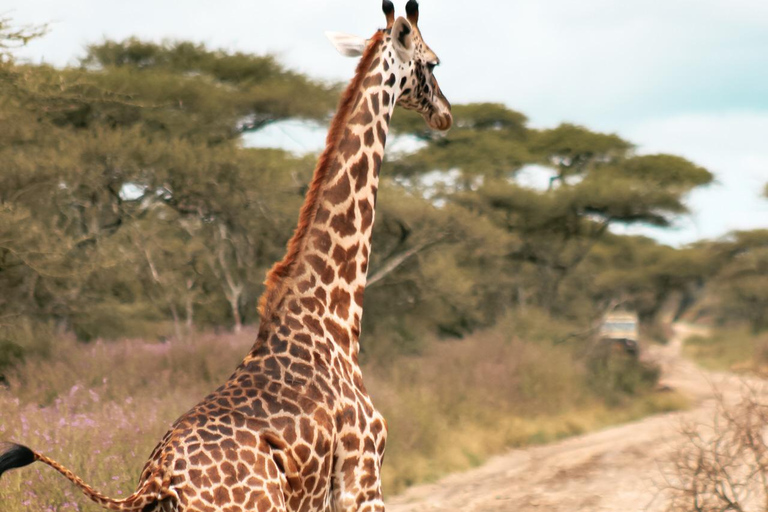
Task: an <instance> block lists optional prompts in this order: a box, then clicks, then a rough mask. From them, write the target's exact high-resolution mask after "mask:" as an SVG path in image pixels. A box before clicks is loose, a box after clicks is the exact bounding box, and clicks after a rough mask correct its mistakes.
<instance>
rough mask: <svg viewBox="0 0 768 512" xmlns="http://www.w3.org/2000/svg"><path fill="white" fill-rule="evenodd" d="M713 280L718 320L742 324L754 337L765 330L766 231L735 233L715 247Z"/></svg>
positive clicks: (767, 289) (767, 320)
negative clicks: (716, 257) (745, 323)
mask: <svg viewBox="0 0 768 512" xmlns="http://www.w3.org/2000/svg"><path fill="white" fill-rule="evenodd" d="M715 250H716V251H717V254H718V256H719V257H718V262H719V264H720V266H719V271H718V273H717V275H716V278H715V279H714V282H713V285H714V291H715V293H716V295H717V313H718V315H719V317H720V320H721V321H723V322H725V321H728V320H736V321H738V320H742V321H746V322H748V323H749V325H750V326H751V327H752V331H753V332H754V333H755V334H757V333H759V332H762V331H765V330H768V315H766V314H765V312H766V311H768V230H765V229H762V230H754V231H737V232H734V233H732V234H731V236H730V237H729V238H728V239H726V240H725V241H722V242H721V243H719V244H716V245H715Z"/></svg>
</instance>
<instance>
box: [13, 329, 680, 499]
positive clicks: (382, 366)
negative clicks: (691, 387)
mask: <svg viewBox="0 0 768 512" xmlns="http://www.w3.org/2000/svg"><path fill="white" fill-rule="evenodd" d="M511 323H514V324H516V325H519V326H520V328H519V329H515V332H524V333H525V334H526V336H527V337H528V338H527V339H526V340H525V341H523V339H522V338H521V337H517V336H512V335H511V334H510V333H511V332H512V328H511V324H510V323H506V324H502V325H501V326H500V327H499V328H497V329H494V330H493V331H489V332H485V333H479V334H477V335H474V336H472V337H471V338H468V339H465V340H455V341H439V340H429V341H427V342H426V343H425V344H424V347H425V349H424V351H423V353H422V354H420V355H418V356H402V355H397V354H396V353H392V354H389V355H387V351H386V350H385V349H383V348H381V347H383V344H382V345H381V346H380V350H379V351H378V352H376V351H372V352H374V353H375V354H376V355H375V357H373V356H372V357H368V360H367V362H366V363H365V365H364V366H365V367H364V368H363V373H364V375H365V378H366V384H367V386H368V388H369V391H370V392H371V394H372V395H373V398H374V402H375V403H376V405H377V406H378V407H379V409H381V410H382V412H383V413H384V415H385V417H386V418H387V420H388V423H389V428H390V435H389V443H388V446H387V456H386V462H385V465H384V466H385V468H384V475H383V478H384V486H385V492H386V493H388V494H392V493H395V492H399V491H401V490H403V489H404V488H405V487H407V486H408V485H412V484H415V483H418V482H423V481H429V480H433V479H435V478H437V477H439V476H441V475H443V474H445V473H447V472H450V471H454V470H459V469H464V468H467V467H470V466H472V465H476V464H479V463H480V462H482V461H483V460H484V459H485V458H486V457H487V456H489V455H490V454H493V453H495V452H498V451H500V450H503V449H504V448H507V447H514V446H524V445H527V444H530V443H541V442H546V441H549V440H553V439H558V438H560V437H564V436H567V435H573V434H578V433H581V432H584V431H587V430H591V429H594V428H599V427H602V426H604V425H608V424H611V423H616V422H620V421H625V420H628V419H632V418H635V417H639V416H642V415H646V414H649V413H652V412H656V411H659V410H666V409H670V408H676V407H679V406H681V403H680V401H679V400H678V399H677V398H676V397H675V396H673V395H658V396H657V395H653V394H648V393H647V392H646V391H645V390H638V394H637V396H635V397H628V398H627V399H626V400H625V401H623V402H621V403H611V405H608V401H607V400H606V399H605V397H603V396H601V395H600V393H599V392H597V391H595V389H596V388H595V387H594V386H590V379H591V378H593V377H594V376H593V375H591V373H590V371H589V370H588V368H587V365H586V364H585V363H584V361H583V360H582V358H580V357H578V354H577V352H578V351H577V350H575V349H574V348H573V347H570V346H569V345H568V344H557V343H555V341H556V340H557V339H560V338H561V334H562V332H561V331H564V328H563V327H562V326H560V327H558V326H557V325H554V324H552V323H551V322H548V321H540V322H538V321H536V320H535V318H534V319H533V320H532V319H531V318H529V319H527V320H522V319H513V321H512V322H511ZM538 324H540V325H538ZM537 325H538V326H537ZM254 336H255V333H254V332H244V333H243V334H241V335H237V336H235V335H212V334H209V335H201V336H197V337H194V338H193V339H189V340H185V341H183V342H182V341H172V342H168V343H165V344H159V343H147V342H144V341H141V340H126V341H120V342H112V343H103V342H96V343H93V344H90V345H82V344H79V343H77V342H75V341H73V340H71V339H62V340H59V341H58V342H57V343H55V344H53V345H52V347H51V350H50V353H49V354H48V357H47V358H45V359H34V358H27V359H26V360H24V361H23V362H21V363H19V365H18V366H17V367H16V368H15V370H14V371H11V372H7V379H8V387H7V388H0V439H2V440H14V441H18V442H23V443H24V444H28V445H30V446H32V447H34V448H35V449H37V450H40V451H42V452H44V453H46V454H48V455H50V456H51V457H53V458H55V459H57V460H59V461H61V462H62V463H64V464H65V465H67V466H68V467H70V468H71V469H73V470H75V471H76V472H77V473H78V474H80V475H81V476H82V477H83V478H84V479H85V480H86V481H87V482H89V483H91V484H92V485H94V486H95V487H96V488H97V489H99V490H101V491H103V492H106V493H107V494H109V495H112V496H115V497H120V496H124V495H126V494H128V493H130V492H132V491H133V489H134V488H135V485H136V479H137V477H138V475H139V473H140V470H141V467H142V466H143V464H144V462H145V460H146V457H147V456H148V454H149V453H150V451H151V450H152V448H153V447H154V445H155V443H156V442H157V441H158V440H159V439H160V437H161V436H162V434H163V433H164V432H165V431H166V429H167V428H168V427H169V426H170V424H171V423H172V422H173V421H174V420H175V419H176V418H177V417H178V416H179V415H180V414H182V413H183V412H184V411H186V410H188V409H189V408H190V407H191V406H193V405H194V404H195V403H197V402H198V401H199V400H200V399H201V398H202V397H203V396H205V395H206V394H207V393H209V392H210V391H211V390H212V389H214V388H215V387H216V386H218V385H219V384H220V383H221V382H222V381H223V380H225V379H226V378H227V377H228V376H229V375H230V373H231V372H232V370H233V369H234V368H235V366H236V365H237V363H238V362H239V361H240V359H241V358H242V356H243V355H244V354H245V353H246V352H247V350H248V348H249V347H250V345H251V343H252V340H253V338H254ZM553 340H554V341H553ZM376 342H377V340H371V343H372V344H373V343H376ZM0 510H2V511H3V512H21V511H28V510H43V511H96V510H100V509H98V508H97V507H95V506H93V505H92V504H90V503H89V502H87V501H86V500H85V498H83V497H82V496H81V495H80V494H79V492H78V491H76V490H75V489H74V487H73V486H71V485H70V484H69V482H67V481H66V480H65V479H63V478H61V477H60V476H59V475H58V474H56V473H55V472H53V471H52V470H50V469H49V468H47V467H45V466H42V465H33V466H31V467H28V468H23V469H20V470H17V471H13V472H10V473H8V474H6V475H5V476H4V477H3V479H2V481H0Z"/></svg>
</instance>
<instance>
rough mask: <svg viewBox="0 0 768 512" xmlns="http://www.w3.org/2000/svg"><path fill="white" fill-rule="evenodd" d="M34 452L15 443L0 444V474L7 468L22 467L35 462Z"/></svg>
mask: <svg viewBox="0 0 768 512" xmlns="http://www.w3.org/2000/svg"><path fill="white" fill-rule="evenodd" d="M36 460H37V457H35V452H33V451H32V450H30V449H29V448H27V447H26V446H22V445H20V444H15V443H3V444H2V445H0V476H3V473H5V472H6V471H8V470H9V469H16V468H23V467H24V466H28V465H30V464H32V463H33V462H35V461H36Z"/></svg>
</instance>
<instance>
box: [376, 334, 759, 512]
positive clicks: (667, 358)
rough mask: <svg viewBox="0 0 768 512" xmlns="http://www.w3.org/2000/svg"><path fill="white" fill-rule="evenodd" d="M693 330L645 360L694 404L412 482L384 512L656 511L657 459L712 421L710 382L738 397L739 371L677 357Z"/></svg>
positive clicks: (660, 499) (660, 504)
mask: <svg viewBox="0 0 768 512" xmlns="http://www.w3.org/2000/svg"><path fill="white" fill-rule="evenodd" d="M694 332H695V329H694V328H692V327H689V326H686V325H677V326H676V336H675V339H674V340H673V341H672V342H671V343H670V344H669V345H668V346H666V347H656V348H655V349H654V350H653V351H651V352H650V353H649V358H652V359H654V360H656V361H657V362H658V363H659V364H660V365H661V367H662V375H663V376H662V384H664V385H667V386H669V387H671V388H673V389H676V390H678V391H681V392H683V393H685V394H687V395H688V396H690V397H691V399H692V401H693V403H694V406H693V408H692V409H691V410H689V411H686V412H683V413H670V414H664V415H659V416H654V417H650V418H646V419H644V420H642V421H638V422H635V423H631V424H627V425H623V426H620V427H615V428H610V429H607V430H603V431H599V432H595V433H592V434H588V435H584V436H579V437H575V438H571V439H567V440H564V441H561V442H558V443H554V444H549V445H546V446H539V447H534V448H529V449H525V450H513V451H510V452H508V453H507V454H505V455H501V456H497V457H495V458H493V459H491V460H489V461H488V462H487V463H486V464H484V465H483V466H481V467H478V468H476V469H473V470H471V471H467V472H464V473H458V474H453V475H450V476H448V477H446V478H444V479H443V480H441V481H439V482H437V483H435V484H430V485H423V486H419V487H414V488H412V489H410V490H408V491H407V492H406V493H404V494H402V495H400V496H397V497H394V498H392V499H391V500H389V501H388V502H387V510H388V511H389V512H422V511H423V512H426V511H439V512H442V511H446V512H447V511H454V510H455V511H459V510H461V511H462V512H470V511H502V510H503V511H521V512H524V511H569V512H570V511H575V510H585V511H586V510H588V511H616V512H619V511H628V512H629V511H661V510H663V509H664V501H665V498H664V496H663V494H662V493H660V492H659V489H660V487H661V486H662V484H663V481H664V480H663V477H662V473H661V472H660V464H661V463H662V462H663V461H664V460H665V459H666V458H667V457H668V456H669V454H670V452H671V451H672V450H673V449H674V447H675V446H676V445H677V444H678V443H680V442H682V437H681V435H680V434H679V427H680V424H681V421H702V422H711V420H712V417H713V410H714V406H715V400H714V398H713V386H714V387H715V388H717V389H719V390H720V392H722V393H724V395H726V399H730V400H735V399H736V397H737V396H738V394H739V390H740V389H741V388H742V386H743V385H744V381H743V379H742V378H740V377H736V376H734V375H731V374H725V373H714V372H707V371H704V370H701V369H699V368H698V367H696V366H695V365H694V364H693V363H691V362H690V361H687V360H685V359H683V358H682V357H681V348H682V344H683V340H684V339H685V338H686V337H687V336H689V335H690V334H693V333H694Z"/></svg>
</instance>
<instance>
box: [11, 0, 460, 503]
mask: <svg viewBox="0 0 768 512" xmlns="http://www.w3.org/2000/svg"><path fill="white" fill-rule="evenodd" d="M384 10H385V13H386V14H387V21H388V27H387V29H385V30H381V31H378V32H377V33H376V34H375V35H374V36H373V38H371V39H370V40H369V41H368V42H367V45H366V47H365V49H364V51H363V52H362V58H361V60H360V64H359V65H358V68H357V71H356V74H355V78H354V79H353V80H352V83H351V84H350V85H349V87H348V88H347V90H346V92H345V93H344V95H343V97H342V100H341V104H340V107H339V111H338V113H337V115H336V117H335V118H334V121H333V122H332V124H331V129H330V132H329V134H328V140H327V146H326V149H325V151H324V153H323V154H322V156H321V158H320V161H319V163H318V166H317V168H316V169H315V174H314V178H313V181H312V184H311V186H310V189H309V192H308V194H307V200H306V202H305V204H304V206H303V207H302V211H301V214H300V219H299V226H298V228H297V229H296V232H295V234H294V236H293V238H292V239H291V241H290V242H289V244H288V253H287V255H286V257H285V258H284V259H283V261H281V262H280V263H278V264H276V265H275V267H274V268H273V269H272V270H271V271H270V273H269V274H268V276H267V282H266V285H267V290H266V292H265V294H264V296H263V297H262V301H261V303H260V312H261V317H262V319H261V325H260V328H259V334H258V337H257V340H256V343H255V345H254V347H253V348H252V350H251V351H250V352H249V354H248V355H247V356H246V357H245V359H244V360H243V362H242V363H241V364H240V366H239V367H238V368H237V369H236V370H235V372H234V373H233V375H232V376H231V377H230V378H229V380H228V381H227V382H225V383H224V384H223V385H222V386H221V387H220V388H219V389H217V390H216V391H214V392H213V393H212V394H210V395H209V396H208V397H206V398H205V399H204V400H203V401H202V402H200V403H199V404H198V405H197V406H195V407H194V408H193V409H192V410H190V411H189V412H187V413H186V414H184V415H183V416H182V417H181V418H179V419H178V420H177V421H176V423H175V424H174V425H173V427H172V428H171V429H170V430H169V432H168V433H167V434H166V435H165V437H164V438H163V439H162V440H161V442H160V443H159V444H158V445H157V447H156V448H155V449H154V451H153V453H152V455H151V456H150V458H149V460H148V462H147V464H146V465H145V467H144V470H143V471H142V474H141V477H140V481H139V486H138V490H137V491H136V492H135V493H134V494H133V495H131V496H130V497H128V498H126V499H124V500H119V501H118V500H111V499H109V498H106V497H104V496H102V495H100V494H98V493H97V492H96V491H94V490H93V489H91V488H90V487H88V486H87V485H86V484H85V483H84V482H82V481H81V480H80V479H79V478H78V477H77V476H75V475H74V474H72V473H71V472H69V470H67V469H66V468H63V467H62V466H60V465H59V464H58V463H56V462H55V461H52V460H50V459H48V458H47V457H45V456H43V455H41V454H38V453H36V452H32V451H31V450H29V451H28V453H27V452H25V451H24V450H28V449H26V448H24V447H20V446H15V447H13V448H12V449H10V450H8V451H7V452H6V453H7V454H10V455H9V457H10V456H11V455H12V456H14V457H16V459H19V460H20V459H24V460H27V462H26V463H29V462H32V461H33V460H39V461H42V462H44V463H46V464H48V465H50V466H52V467H54V469H56V470H58V471H60V472H61V473H62V474H64V475H65V476H66V477H67V478H69V479H70V480H72V481H73V482H74V483H75V484H76V485H78V486H79V487H80V488H81V489H82V490H83V491H84V492H85V493H86V494H87V495H88V496H89V497H91V499H93V500H94V501H96V502H97V503H99V504H100V505H102V506H104V507H105V508H109V509H113V510H141V511H143V512H170V511H173V512H182V511H184V512H191V511H195V512H214V511H215V512H218V511H227V512H246V511H249V512H250V511H258V512H270V511H273V512H279V511H286V510H290V511H297V512H299V511H301V512H303V511H307V512H308V511H317V510H333V511H335V512H342V511H358V510H359V511H374V510H375V511H382V510H383V509H384V504H383V501H382V495H381V483H380V469H381V464H382V459H383V455H384V448H385V443H386V436H387V428H386V423H385V421H384V418H383V417H382V415H381V414H380V413H379V412H378V411H377V410H376V409H375V407H374V406H373V403H372V402H371V399H370V397H369V395H368V393H367V392H366V390H365V386H364V384H363V379H362V374H361V371H360V367H359V365H358V360H357V358H358V351H359V344H358V338H359V334H360V322H361V318H362V311H363V310H362V306H363V293H364V290H365V280H366V274H367V270H368V258H369V255H370V248H371V231H372V229H373V222H374V207H375V203H376V192H377V189H378V182H379V169H380V167H381V162H382V158H383V154H384V146H385V143H386V137H387V132H388V127H389V120H390V118H391V115H392V111H393V109H394V107H395V105H396V104H400V105H402V106H405V107H406V108H411V109H414V110H417V111H419V112H421V113H422V115H423V116H424V118H425V120H426V121H427V122H428V124H430V125H431V126H433V127H435V128H438V129H447V128H448V127H450V124H451V115H450V105H449V104H448V102H447V100H446V99H445V97H444V96H443V95H442V93H441V92H440V89H439V87H438V85H437V82H436V80H435V79H434V76H433V75H432V70H433V68H434V66H435V65H436V64H437V57H436V56H435V55H434V53H432V51H431V50H430V49H429V48H428V47H427V46H426V45H425V44H424V43H423V41H422V39H421V35H420V32H419V30H418V26H417V20H418V8H417V6H416V2H414V1H411V2H409V4H408V14H409V19H408V20H406V19H404V18H399V19H397V20H396V21H395V20H394V8H393V7H392V5H391V3H389V2H388V1H385V2H384ZM347 50H349V49H347ZM25 457H26V459H25ZM30 457H32V459H30ZM11 458H13V457H11ZM8 460H10V459H8ZM24 464H25V463H20V462H18V461H17V462H6V463H5V464H4V462H3V459H2V457H0V474H2V471H4V470H5V469H9V468H11V467H19V466H21V465H24Z"/></svg>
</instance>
